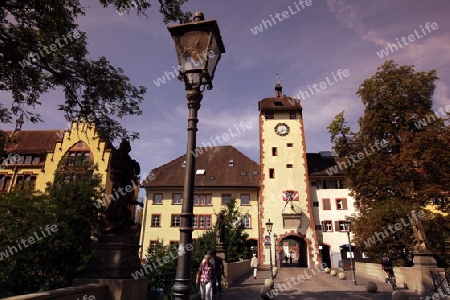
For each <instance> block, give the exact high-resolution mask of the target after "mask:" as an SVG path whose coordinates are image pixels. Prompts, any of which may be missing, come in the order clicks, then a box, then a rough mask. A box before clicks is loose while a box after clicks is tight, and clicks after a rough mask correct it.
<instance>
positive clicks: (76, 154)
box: [55, 141, 94, 182]
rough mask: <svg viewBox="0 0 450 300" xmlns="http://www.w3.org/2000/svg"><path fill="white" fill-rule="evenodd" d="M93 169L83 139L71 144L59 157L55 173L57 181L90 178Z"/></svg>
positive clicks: (89, 154) (90, 156) (88, 149)
mask: <svg viewBox="0 0 450 300" xmlns="http://www.w3.org/2000/svg"><path fill="white" fill-rule="evenodd" d="M93 171H94V164H93V159H92V154H91V151H90V148H89V146H88V145H86V144H85V143H84V142H83V141H79V142H77V143H76V144H75V145H73V146H72V147H71V148H70V149H69V150H68V151H67V152H66V153H65V154H64V156H63V157H62V158H61V160H60V161H59V163H58V168H57V171H56V175H55V181H57V182H70V181H75V180H79V179H86V178H91V177H92V173H93Z"/></svg>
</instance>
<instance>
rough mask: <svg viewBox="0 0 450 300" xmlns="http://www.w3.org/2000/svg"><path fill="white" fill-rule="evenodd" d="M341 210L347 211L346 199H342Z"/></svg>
mask: <svg viewBox="0 0 450 300" xmlns="http://www.w3.org/2000/svg"><path fill="white" fill-rule="evenodd" d="M342 203H343V209H347V198H345V199H342Z"/></svg>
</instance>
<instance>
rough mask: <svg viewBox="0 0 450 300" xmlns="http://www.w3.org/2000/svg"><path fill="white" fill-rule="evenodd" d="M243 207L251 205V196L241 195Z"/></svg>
mask: <svg viewBox="0 0 450 300" xmlns="http://www.w3.org/2000/svg"><path fill="white" fill-rule="evenodd" d="M241 205H250V195H249V194H241Z"/></svg>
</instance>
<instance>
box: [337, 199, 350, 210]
mask: <svg viewBox="0 0 450 300" xmlns="http://www.w3.org/2000/svg"><path fill="white" fill-rule="evenodd" d="M336 209H338V210H346V209H347V199H346V198H342V199H336Z"/></svg>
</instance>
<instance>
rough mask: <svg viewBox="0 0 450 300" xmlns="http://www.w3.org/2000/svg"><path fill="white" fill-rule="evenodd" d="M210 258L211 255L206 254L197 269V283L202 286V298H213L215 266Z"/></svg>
mask: <svg viewBox="0 0 450 300" xmlns="http://www.w3.org/2000/svg"><path fill="white" fill-rule="evenodd" d="M210 260H211V256H210V255H209V254H206V255H205V258H204V260H203V261H202V263H201V264H200V266H199V268H198V271H197V277H196V284H197V285H199V286H200V296H201V298H202V300H212V285H213V281H214V267H213V265H212V263H211V262H210Z"/></svg>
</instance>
